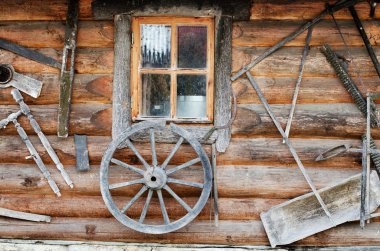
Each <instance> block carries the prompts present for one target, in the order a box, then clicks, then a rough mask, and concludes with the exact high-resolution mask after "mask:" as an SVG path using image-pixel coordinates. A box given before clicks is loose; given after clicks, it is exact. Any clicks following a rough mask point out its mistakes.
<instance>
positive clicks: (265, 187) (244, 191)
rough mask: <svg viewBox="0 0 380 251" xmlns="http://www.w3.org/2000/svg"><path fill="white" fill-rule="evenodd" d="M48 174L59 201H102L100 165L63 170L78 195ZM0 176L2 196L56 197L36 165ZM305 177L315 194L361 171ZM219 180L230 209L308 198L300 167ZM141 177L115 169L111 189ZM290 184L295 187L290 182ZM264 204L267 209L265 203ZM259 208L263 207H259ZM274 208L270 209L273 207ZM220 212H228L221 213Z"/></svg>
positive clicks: (119, 192) (230, 174)
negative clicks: (242, 201) (58, 191)
mask: <svg viewBox="0 0 380 251" xmlns="http://www.w3.org/2000/svg"><path fill="white" fill-rule="evenodd" d="M130 163H131V162H130ZM47 168H48V170H49V171H51V174H52V177H53V179H54V180H55V181H56V182H57V184H58V186H59V188H60V189H61V192H62V197H61V198H67V199H73V200H74V201H75V200H76V199H75V198H76V197H77V196H100V189H99V187H100V185H99V182H98V181H99V165H97V164H96V165H92V166H91V169H90V170H89V171H88V172H86V173H77V172H76V170H75V164H66V165H65V169H66V171H67V172H68V174H69V175H70V177H72V179H73V182H74V184H75V189H74V190H72V189H70V188H69V187H68V186H67V185H66V184H65V183H64V180H63V179H62V177H61V176H60V174H59V172H58V171H57V170H56V169H55V167H54V166H52V165H47ZM0 171H1V174H2V176H1V177H3V180H6V181H7V182H6V183H5V182H2V183H1V184H0V189H1V191H2V195H7V194H18V195H17V196H16V197H15V198H17V197H18V196H32V195H33V196H42V197H44V196H46V197H53V196H54V195H53V194H52V192H51V190H50V187H49V185H48V184H47V181H46V180H45V179H44V177H43V175H42V174H41V173H40V172H39V170H38V167H37V166H36V165H35V164H33V163H30V164H1V165H0ZM199 171H200V167H194V168H189V169H186V170H183V171H181V172H180V173H178V174H176V178H178V179H185V180H189V179H191V180H192V181H194V180H195V179H197V177H196V176H194V175H197V176H199ZM307 171H308V174H309V175H310V177H311V179H312V180H313V181H314V182H315V184H316V186H317V188H323V187H326V186H330V185H333V184H335V183H336V182H339V181H341V180H343V179H346V178H348V177H350V176H353V175H355V174H358V173H360V165H358V167H357V168H346V167H339V166H338V167H307ZM189 175H193V176H189ZM217 175H218V190H219V199H221V198H228V200H230V199H231V201H230V202H229V203H232V202H233V199H238V198H241V199H245V200H246V201H250V200H253V201H252V203H253V202H255V200H256V199H257V198H261V199H263V200H266V199H290V198H294V197H296V196H300V195H303V194H305V193H308V192H310V188H309V186H308V185H307V183H306V181H305V180H304V179H303V176H302V174H301V172H300V171H299V170H298V169H297V166H296V164H288V165H286V166H281V167H280V166H268V165H241V166H219V167H218V170H217ZM139 177H140V176H138V175H134V174H131V172H128V171H125V169H123V168H119V167H113V168H112V172H111V175H110V183H117V182H122V181H125V179H128V180H129V179H131V180H132V179H137V178H139ZM290 180H291V182H289V181H290ZM174 187H175V191H176V193H177V192H178V194H179V195H181V196H185V197H196V196H198V195H199V194H198V193H199V191H198V192H197V191H196V190H193V189H189V188H188V187H184V186H174V185H173V189H174ZM138 190H139V187H138V186H131V187H130V188H129V189H115V190H113V191H112V195H114V196H116V197H118V196H126V197H131V196H134V195H135V194H136V193H137V191H138ZM165 196H166V195H165ZM78 198H79V197H78ZM57 200H59V199H57ZM0 201H1V200H0ZM261 202H262V203H264V202H263V201H261ZM62 203H64V202H62ZM83 203H85V202H83ZM257 203H258V204H257V205H260V203H259V202H257ZM265 203H266V202H265ZM273 203H274V202H273ZM273 203H270V204H271V205H273ZM279 203H280V201H279ZM15 206H17V205H15ZM52 206H54V205H52ZM88 206H89V207H91V203H89V204H88ZM41 207H42V205H41ZM260 207H261V206H260ZM220 210H221V211H223V210H230V209H229V208H227V207H220ZM248 211H249V210H248ZM94 214H95V212H94Z"/></svg>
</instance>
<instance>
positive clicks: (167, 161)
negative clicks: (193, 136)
mask: <svg viewBox="0 0 380 251" xmlns="http://www.w3.org/2000/svg"><path fill="white" fill-rule="evenodd" d="M183 140H184V139H183V138H182V137H181V138H179V140H178V141H177V144H175V146H174V148H173V149H172V151H171V152H170V153H169V156H168V157H167V158H166V160H165V161H164V163H163V164H162V165H161V168H162V169H164V170H165V168H166V166H167V165H168V164H169V162H170V160H171V159H172V158H173V156H174V154H175V153H176V152H177V151H178V148H179V147H180V146H181V144H182V142H183Z"/></svg>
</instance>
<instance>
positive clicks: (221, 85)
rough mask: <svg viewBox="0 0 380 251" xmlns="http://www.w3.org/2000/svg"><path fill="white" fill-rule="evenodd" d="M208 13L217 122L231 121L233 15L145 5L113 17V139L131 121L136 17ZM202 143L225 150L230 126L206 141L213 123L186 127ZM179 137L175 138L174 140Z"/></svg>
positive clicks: (185, 7)
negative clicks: (211, 22) (212, 40)
mask: <svg viewBox="0 0 380 251" xmlns="http://www.w3.org/2000/svg"><path fill="white" fill-rule="evenodd" d="M163 15H166V16H167V15H172V16H183V17H186V16H187V17H196V16H199V17H201V16H209V17H213V18H214V19H215V59H214V60H215V61H214V79H215V83H214V125H216V126H220V125H224V124H226V123H227V122H228V120H229V118H230V112H231V93H230V91H229V90H230V85H231V80H230V75H231V64H232V35H231V34H232V16H229V15H222V11H221V10H219V9H218V8H207V9H201V10H199V9H197V8H196V7H189V6H183V7H176V8H148V7H146V8H144V10H137V11H131V12H129V13H123V14H117V15H115V16H114V24H115V39H114V42H115V44H114V79H113V112H112V138H113V139H115V138H117V137H118V136H119V135H120V134H121V133H122V132H123V131H124V130H125V129H126V128H127V127H128V126H129V125H131V123H132V116H131V88H130V87H131V86H130V83H131V82H130V81H131V40H132V33H131V31H132V26H131V24H132V17H133V16H163ZM184 127H185V129H187V130H189V131H190V132H191V133H193V134H194V135H195V137H196V138H197V139H198V140H199V141H200V142H201V143H203V144H211V143H216V148H217V150H218V151H219V152H225V150H226V149H227V147H228V145H229V142H230V139H231V129H223V130H218V131H217V132H216V133H214V134H213V136H212V137H211V138H210V139H209V140H208V141H206V142H203V141H202V140H201V139H202V137H203V136H204V135H205V133H206V132H207V131H208V130H209V129H210V128H211V126H205V125H194V126H184ZM169 139H170V135H166V136H165V135H163V136H162V138H161V139H160V138H158V139H157V140H158V141H162V142H168V141H170V140H169ZM175 140H176V139H173V141H175Z"/></svg>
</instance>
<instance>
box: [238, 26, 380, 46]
mask: <svg viewBox="0 0 380 251" xmlns="http://www.w3.org/2000/svg"><path fill="white" fill-rule="evenodd" d="M337 22H338V23H339V27H340V29H341V31H342V34H343V36H344V38H345V39H346V41H347V44H348V45H349V46H363V45H364V43H363V40H362V38H361V36H360V34H359V32H358V31H357V29H356V26H355V24H354V22H353V21H351V20H347V21H337ZM302 24H303V22H302V21H283V20H280V21H271V20H265V21H255V22H236V23H234V33H233V35H234V36H233V46H273V45H274V44H276V43H277V42H278V41H280V40H281V39H282V38H283V37H286V36H288V35H289V34H291V33H292V32H294V31H295V30H297V29H298V28H299V27H300V26H301V25H302ZM363 26H364V28H365V30H366V33H367V35H368V37H369V41H370V43H371V44H373V45H376V44H379V42H380V41H379V40H378V39H379V33H380V26H379V24H378V22H377V21H374V20H369V21H363ZM306 33H307V32H306V31H305V32H303V33H302V34H301V35H299V36H298V37H297V38H295V39H294V40H292V41H290V42H288V43H286V44H285V46H286V47H288V46H303V45H304V44H305V38H306ZM273 34H276V36H275V37H273ZM323 44H329V45H331V46H344V43H343V41H342V38H341V37H340V34H339V32H338V30H337V28H336V25H335V23H334V21H332V20H324V21H321V22H320V23H318V24H317V25H315V26H314V29H313V37H312V39H311V41H310V45H311V46H320V45H323Z"/></svg>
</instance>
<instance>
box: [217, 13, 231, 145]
mask: <svg viewBox="0 0 380 251" xmlns="http://www.w3.org/2000/svg"><path fill="white" fill-rule="evenodd" d="M216 39H217V43H216V46H215V48H216V49H215V55H216V57H215V72H216V74H215V103H214V120H215V123H214V124H215V126H224V125H226V124H227V123H229V120H230V117H231V115H230V114H231V99H232V98H231V95H232V93H231V88H230V86H231V80H230V73H231V68H232V65H231V63H232V45H231V44H232V17H227V16H222V17H221V18H220V21H219V24H218V27H217V33H216ZM217 134H218V138H217V141H216V149H217V151H218V152H225V151H226V149H227V147H228V145H229V143H230V140H231V129H230V128H227V129H220V130H219V131H218V132H217Z"/></svg>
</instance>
